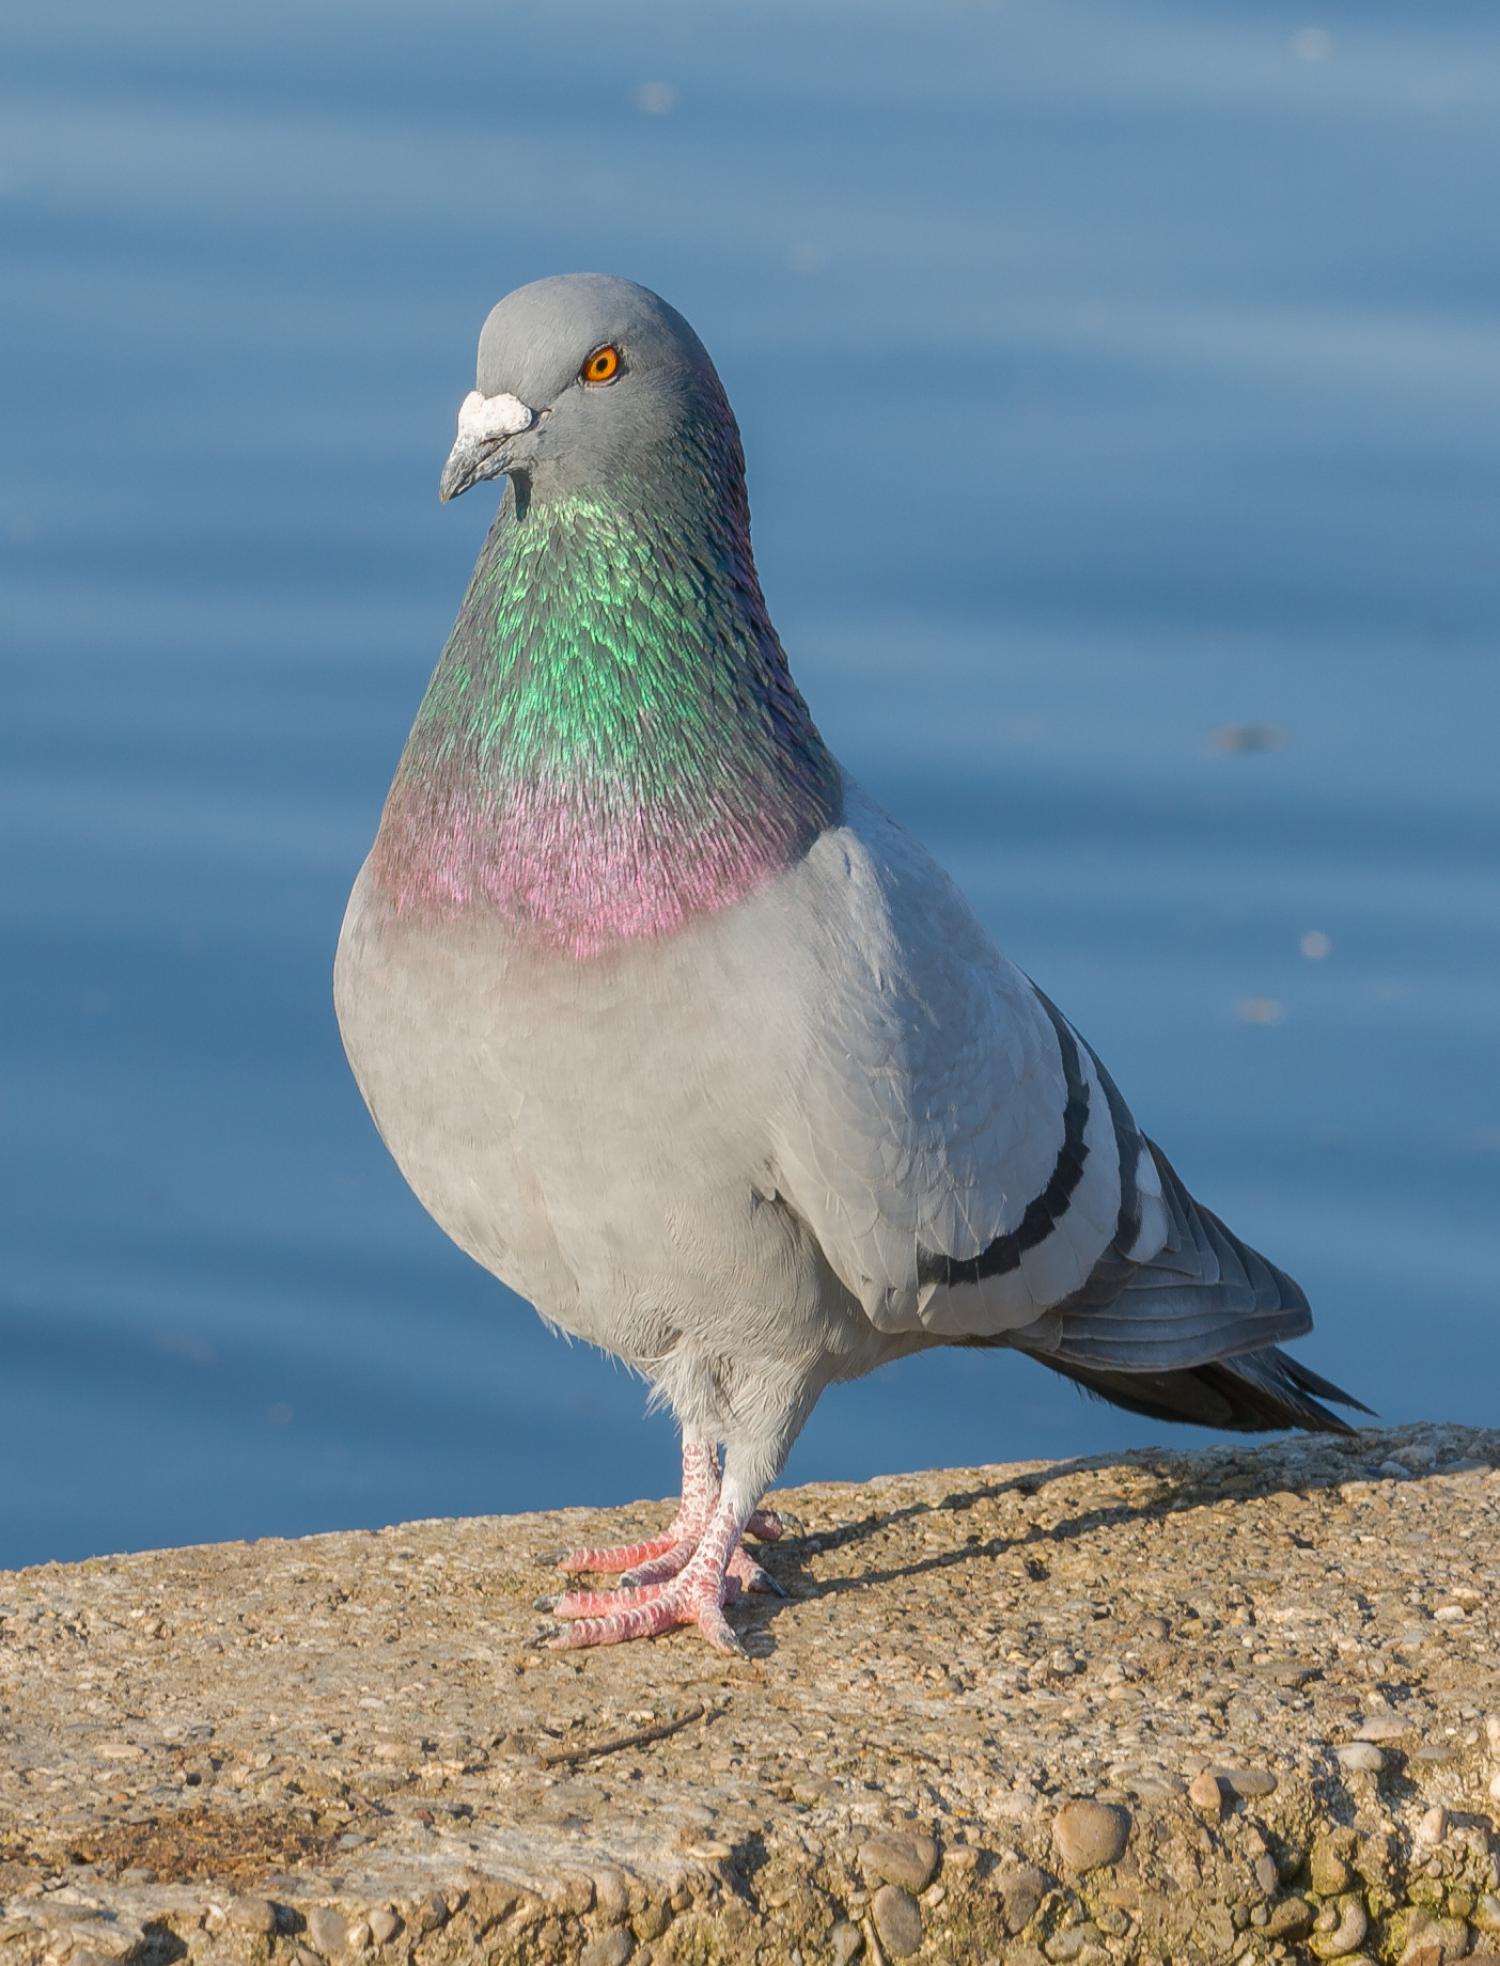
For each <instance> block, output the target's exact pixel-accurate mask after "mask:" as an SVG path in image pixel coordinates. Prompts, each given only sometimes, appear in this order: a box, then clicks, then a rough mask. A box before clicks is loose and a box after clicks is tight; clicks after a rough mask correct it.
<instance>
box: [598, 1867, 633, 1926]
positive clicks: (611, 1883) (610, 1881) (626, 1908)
mask: <svg viewBox="0 0 1500 1966" xmlns="http://www.w3.org/2000/svg"><path fill="white" fill-rule="evenodd" d="M594 1910H595V1911H596V1912H597V1913H598V1915H599V1917H600V1919H601V1920H602V1922H603V1923H604V1924H606V1925H623V1924H624V1922H625V1920H626V1918H627V1917H628V1916H629V1915H630V1894H629V1892H628V1891H627V1890H626V1888H625V1879H624V1878H623V1876H622V1875H621V1874H620V1872H619V1871H617V1870H596V1871H595V1872H594Z"/></svg>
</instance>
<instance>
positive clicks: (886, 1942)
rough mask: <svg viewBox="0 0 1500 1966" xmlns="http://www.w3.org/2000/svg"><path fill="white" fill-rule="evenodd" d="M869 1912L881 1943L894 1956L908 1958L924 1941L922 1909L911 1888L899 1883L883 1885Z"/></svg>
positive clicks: (876, 1894)
mask: <svg viewBox="0 0 1500 1966" xmlns="http://www.w3.org/2000/svg"><path fill="white" fill-rule="evenodd" d="M870 1915H871V1917H872V1918H873V1919H874V1920H875V1930H876V1932H877V1933H878V1934H879V1935H880V1943H881V1944H882V1945H883V1946H884V1947H885V1949H886V1951H887V1952H888V1953H890V1955H891V1956H892V1958H893V1959H907V1958H910V1956H911V1954H912V1953H914V1952H916V1951H917V1950H918V1948H919V1947H920V1946H921V1943H922V1912H921V1908H920V1906H919V1905H918V1904H917V1901H916V1899H915V1898H914V1897H913V1896H912V1894H911V1893H910V1891H903V1890H902V1889H901V1886H900V1885H899V1884H882V1885H881V1887H880V1889H879V1890H878V1891H877V1892H876V1893H875V1895H874V1897H873V1898H872V1899H871V1900H870Z"/></svg>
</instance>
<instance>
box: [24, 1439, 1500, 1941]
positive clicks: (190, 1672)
mask: <svg viewBox="0 0 1500 1966" xmlns="http://www.w3.org/2000/svg"><path fill="white" fill-rule="evenodd" d="M1497 1464H1500V1433H1492V1432H1491V1433H1477V1432H1473V1431H1466V1430H1464V1429H1460V1428H1456V1427H1421V1428H1413V1429H1408V1430H1405V1431H1402V1432H1399V1433H1369V1434H1365V1435H1363V1436H1361V1437H1360V1438H1359V1439H1358V1440H1356V1441H1352V1442H1344V1441H1330V1440H1325V1439H1318V1440H1311V1439H1302V1438H1299V1439H1295V1440H1291V1441H1288V1442H1283V1443H1278V1444H1275V1445H1272V1446H1270V1447H1263V1448H1248V1447H1246V1448H1241V1447H1235V1448H1232V1449H1225V1450H1221V1451H1215V1452H1210V1453H1206V1454H1169V1453H1165V1452H1148V1453H1144V1454H1137V1455H1130V1456H1126V1457H1123V1458H1118V1457H1116V1458H1111V1459H1109V1460H1096V1461H1088V1462H1069V1463H1063V1464H1057V1465H1048V1464H1030V1465H1024V1466H1014V1467H1002V1468H987V1469H978V1470H967V1471H963V1472H957V1473H938V1474H922V1475H914V1476H904V1477H900V1478H896V1479H891V1480H885V1481H878V1482H871V1483H869V1484H867V1485H865V1486H863V1487H835V1486H827V1487H816V1488H805V1489H801V1490H797V1491H794V1492H791V1493H788V1494H786V1495H785V1496H784V1497H782V1498H781V1500H782V1503H783V1505H784V1506H785V1507H786V1508H787V1509H789V1510H790V1511H791V1512H793V1513H794V1514H795V1515H796V1516H797V1517H798V1518H799V1519H800V1524H801V1527H800V1529H799V1530H798V1531H797V1532H796V1533H795V1534H794V1535H793V1536H792V1537H791V1538H789V1540H788V1541H786V1542H785V1543H783V1544H781V1545H780V1546H779V1547H777V1548H776V1549H774V1550H772V1551H771V1553H770V1556H769V1559H768V1562H769V1565H770V1567H772V1568H774V1569H775V1571H776V1572H777V1574H778V1575H779V1576H780V1578H781V1579H782V1581H783V1582H784V1583H785V1584H786V1585H787V1587H788V1589H789V1591H790V1594H791V1595H790V1599H789V1601H787V1602H784V1603H770V1602H764V1601H757V1602H756V1603H755V1604H753V1605H752V1606H751V1607H749V1608H748V1609H746V1610H742V1611H740V1612H737V1613H736V1614H735V1615H736V1616H737V1618H738V1620H739V1623H740V1626H741V1629H742V1630H744V1631H745V1632H746V1633H747V1635H748V1638H749V1642H750V1644H751V1647H752V1650H753V1651H754V1653H755V1658H754V1660H753V1661H752V1663H750V1664H749V1665H735V1664H732V1663H730V1662H726V1661H723V1660H720V1659H719V1658H717V1657H716V1656H715V1655H713V1654H711V1653H710V1652H709V1651H708V1650H707V1649H706V1647H704V1646H703V1644H702V1643H701V1641H699V1640H698V1639H697V1638H696V1636H694V1637H691V1638H690V1637H688V1636H685V1635H679V1636H677V1637H674V1638H672V1639H668V1640H664V1641H659V1642H657V1643H655V1644H652V1645H635V1646H626V1647H622V1648H620V1649H618V1650H613V1651H608V1652H600V1653H594V1654H559V1653H551V1652H545V1651H537V1650H534V1649H532V1648H531V1647H530V1645H529V1643H528V1641H529V1640H530V1639H531V1638H532V1636H533V1634H534V1633H535V1631H536V1630H537V1628H538V1626H539V1625H540V1624H541V1623H542V1622H543V1620H542V1618H541V1617H540V1615H539V1614H537V1613H536V1612H535V1611H534V1610H533V1609H532V1600H533V1598H534V1597H535V1595H536V1594H537V1592H538V1590H541V1589H545V1588H546V1587H547V1579H546V1573H545V1571H544V1570H543V1568H542V1565H541V1563H540V1561H539V1558H540V1555H541V1554H542V1553H544V1552H546V1551H548V1550H549V1549H556V1548H557V1547H558V1546H560V1545H561V1544H563V1543H565V1542H573V1541H581V1540H594V1541H599V1540H606V1539H614V1538H619V1537H621V1536H624V1535H627V1534H633V1533H636V1532H644V1531H647V1530H649V1529H651V1528H654V1527H658V1526H660V1524H661V1523H662V1521H663V1520H664V1514H665V1512H664V1507H663V1505H661V1504H651V1505H647V1504H641V1505H639V1506H637V1507H633V1508H630V1509H625V1510H620V1511H617V1512H615V1513H614V1514H612V1515H609V1516H606V1515H602V1514H598V1513H588V1512H583V1511H572V1512H569V1513H566V1514H562V1513H559V1514H553V1515H533V1516H516V1517H510V1518H494V1519H487V1520H479V1521H467V1522H424V1523H408V1524H406V1525H404V1526H402V1527H401V1528H397V1529H389V1530H383V1531H380V1532H379V1533H376V1534H349V1535H333V1536H320V1537H314V1538H311V1539H309V1540H307V1541H305V1542H295V1543H293V1542H274V1541H268V1542H261V1543H255V1544H249V1545H245V1544H230V1545H223V1546H218V1547H212V1548H203V1549H190V1550H171V1551H163V1552H159V1553H154V1554H150V1555H143V1556H128V1557H117V1558H108V1559H101V1560H98V1561H94V1562H89V1563H82V1564H76V1565H70V1566H61V1565H53V1566H46V1567H43V1568H39V1569H34V1570H28V1571H23V1572H18V1573H9V1574H5V1575H0V1702H3V1723H4V1746H3V1751H0V1753H3V1764H4V1765H3V1768H0V1901H3V1911H0V1962H3V1966H20V1963H21V1962H32V1961H42V1960H46V1961H49V1962H56V1966H62V1963H63V1962H64V1961H67V1962H71V1966H92V1963H93V1962H95V1961H98V1960H127V1959H128V1960H136V1961H142V1962H152V1963H153V1966H167V1963H168V1962H171V1961H177V1960H185V1961H186V1960H190V1961H204V1962H210V1961H224V1962H231V1961H233V1962H249V1961H268V1962H269V1961H276V1962H283V1961H286V1962H290V1961H297V1962H299V1966H318V1962H322V1961H325V1960H327V1961H338V1962H342V1961H353V1960H365V1961H371V1962H379V1966H385V1962H395V1961H403V1962H404V1961H416V1962H420V1963H421V1966H429V1962H431V1966H446V1963H447V1962H454V1966H457V1962H467V1961H471V1960H484V1961H490V1962H496V1963H497V1966H498V1962H506V1961H524V1962H528V1966H554V1963H555V1966H572V1962H576V1961H580V1960H582V1961H584V1962H587V1966H625V1962H627V1961H629V1962H633V1966H690V1962H691V1963H693V1966H707V1962H711V1961H712V1962H729V1961H766V1962H771V1961H778V1962H799V1961H800V1962H801V1966H818V1963H819V1962H823V1961H831V1962H837V1963H838V1966H849V1962H851V1961H853V1960H855V1959H859V1960H860V1961H862V1962H865V1963H866V1966H880V1962H882V1961H891V1960H895V1959H900V1958H913V1959H917V1960H919V1961H939V1960H942V1961H949V1962H954V1963H955V1966H958V1962H964V1966H970V1963H971V1962H972V1966H983V1962H986V1961H992V1960H993V1961H1000V1960H1004V1961H1005V1962H1007V1966H1042V1962H1044V1961H1050V1962H1069V1961H1072V1962H1077V1966H1101V1962H1105V1961H1111V1960H1137V1959H1141V1960H1172V1961H1194V1960H1203V1961H1217V1960H1228V1959H1231V1958H1238V1959H1243V1960H1246V1961H1260V1960H1268V1959H1275V1958H1294V1959H1337V1958H1341V1959H1344V1960H1346V1961H1349V1962H1351V1966H1353V1962H1355V1961H1358V1960H1361V1959H1363V1960H1373V1959H1376V1958H1380V1959H1384V1960H1391V1961H1395V1960H1402V1959H1404V1960H1406V1961H1407V1963H1408V1966H1442V1963H1443V1962H1445V1961H1447V1960H1450V1959H1456V1958H1460V1957H1463V1956H1465V1955H1468V1956H1470V1957H1478V1956H1483V1955H1485V1954H1486V1953H1489V1954H1492V1955H1495V1954H1500V1665H1497V1660H1500V1465H1497ZM1079 1805H1082V1806H1079Z"/></svg>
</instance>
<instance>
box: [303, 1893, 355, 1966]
mask: <svg viewBox="0 0 1500 1966" xmlns="http://www.w3.org/2000/svg"><path fill="white" fill-rule="evenodd" d="M307 1936H308V1938H309V1939H311V1940H312V1942H313V1944H314V1945H315V1946H316V1947H317V1949H318V1951H319V1952H321V1953H323V1954H324V1955H325V1956H326V1957H328V1958H331V1957H332V1956H333V1954H334V1953H336V1952H342V1951H343V1949H344V1941H345V1940H346V1939H347V1938H348V1936H349V1927H348V1924H347V1922H346V1921H345V1919H344V1917H343V1915H342V1914H341V1913H339V1912H336V1911H335V1910H334V1908H333V1906H332V1905H314V1906H313V1908H312V1910H311V1911H310V1912H309V1913H308V1914H307Z"/></svg>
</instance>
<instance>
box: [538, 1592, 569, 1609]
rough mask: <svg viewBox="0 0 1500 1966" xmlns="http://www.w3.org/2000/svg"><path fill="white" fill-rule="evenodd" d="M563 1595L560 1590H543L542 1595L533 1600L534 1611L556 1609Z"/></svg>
mask: <svg viewBox="0 0 1500 1966" xmlns="http://www.w3.org/2000/svg"><path fill="white" fill-rule="evenodd" d="M561 1596H562V1593H561V1592H560V1591H543V1593H542V1595H541V1596H540V1597H534V1598H533V1599H532V1600H531V1608H532V1610H533V1611H555V1610H556V1609H557V1607H558V1603H559V1601H560V1599H561Z"/></svg>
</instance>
